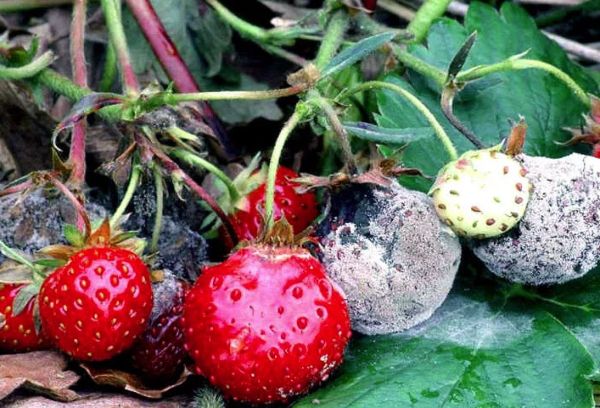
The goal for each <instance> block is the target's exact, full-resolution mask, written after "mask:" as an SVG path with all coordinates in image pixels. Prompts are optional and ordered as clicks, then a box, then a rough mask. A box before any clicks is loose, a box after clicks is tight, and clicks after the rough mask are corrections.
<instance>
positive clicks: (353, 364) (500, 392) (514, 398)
mask: <svg viewBox="0 0 600 408" xmlns="http://www.w3.org/2000/svg"><path fill="white" fill-rule="evenodd" d="M474 280H477V279H476V278H473V279H468V280H466V285H465V286H464V287H463V286H461V287H458V288H455V289H454V291H453V293H452V294H451V295H450V297H449V298H448V299H447V300H446V302H445V303H444V305H443V306H442V307H441V308H440V309H439V310H438V311H437V312H436V313H435V314H434V316H433V317H432V318H431V319H430V320H428V321H426V322H425V323H424V324H422V325H419V326H417V327H415V328H413V329H411V330H408V331H407V332H404V333H402V334H399V335H390V336H371V337H360V338H357V339H354V340H353V342H352V344H351V347H350V352H349V354H348V356H347V358H346V363H345V364H344V365H343V366H342V368H341V369H340V372H339V374H338V375H337V376H336V377H335V379H334V380H333V381H331V382H330V383H329V384H328V385H326V386H325V387H324V388H322V389H320V390H318V391H316V392H314V393H313V394H311V395H309V396H308V397H306V398H305V399H303V400H301V401H300V402H299V404H297V405H295V406H297V407H309V406H314V405H313V402H314V401H315V400H317V401H318V402H319V407H321V408H323V407H325V408H329V407H336V408H345V407H361V408H369V407H381V406H397V407H408V406H413V407H414V406H416V407H438V406H444V407H472V406H489V407H512V406H531V407H535V406H552V407H591V406H593V390H592V385H591V383H590V381H589V380H588V379H587V378H586V376H588V375H590V374H591V373H592V372H593V369H594V361H593V360H592V358H591V356H590V354H589V353H588V351H587V350H586V348H585V347H584V346H583V345H582V344H581V343H580V342H579V341H578V339H577V338H576V337H575V336H574V335H573V334H572V333H571V332H570V331H569V330H568V329H567V328H566V327H565V326H564V325H563V323H562V322H560V321H559V320H558V319H557V318H556V317H555V316H553V315H551V314H550V313H548V312H547V311H545V310H543V309H541V308H536V307H534V308H533V309H529V308H528V307H526V306H525V305H524V304H523V302H522V300H521V299H520V298H519V297H516V296H515V295H514V294H515V292H514V291H513V287H512V286H510V285H507V284H504V285H502V283H497V282H493V284H492V285H490V284H489V282H488V284H487V285H485V283H482V282H481V281H479V282H477V284H478V285H477V289H474V285H473V282H472V281H474ZM503 286H504V287H503ZM499 289H500V290H499ZM502 289H504V290H502Z"/></svg>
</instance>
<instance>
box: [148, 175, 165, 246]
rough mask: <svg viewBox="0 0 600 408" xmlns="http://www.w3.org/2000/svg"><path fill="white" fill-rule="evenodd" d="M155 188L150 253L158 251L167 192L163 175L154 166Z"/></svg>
mask: <svg viewBox="0 0 600 408" xmlns="http://www.w3.org/2000/svg"><path fill="white" fill-rule="evenodd" d="M152 173H153V174H154V188H155V190H156V214H155V216H154V228H153V229H152V241H151V242H150V252H157V251H158V240H159V239H160V232H161V231H162V220H163V211H164V205H165V204H164V203H165V192H164V183H163V178H162V175H161V174H160V169H159V168H158V166H156V165H155V166H153V168H152Z"/></svg>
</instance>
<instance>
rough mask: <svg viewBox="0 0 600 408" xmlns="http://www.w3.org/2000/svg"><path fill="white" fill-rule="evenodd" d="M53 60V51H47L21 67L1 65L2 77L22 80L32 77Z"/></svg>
mask: <svg viewBox="0 0 600 408" xmlns="http://www.w3.org/2000/svg"><path fill="white" fill-rule="evenodd" d="M53 61H54V54H53V53H52V51H46V52H45V53H43V54H42V55H40V56H39V57H38V58H36V59H34V60H33V61H31V62H30V63H29V64H25V65H23V66H21V67H5V66H0V79H5V80H20V79H27V78H31V77H33V76H35V75H37V74H39V73H40V72H41V71H43V70H44V69H45V68H47V67H48V66H49V65H50V64H52V62H53Z"/></svg>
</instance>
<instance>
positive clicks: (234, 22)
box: [206, 0, 269, 43]
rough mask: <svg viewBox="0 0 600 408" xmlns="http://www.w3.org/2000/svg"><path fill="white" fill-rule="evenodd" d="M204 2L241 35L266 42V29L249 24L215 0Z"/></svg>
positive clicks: (267, 36) (267, 34)
mask: <svg viewBox="0 0 600 408" xmlns="http://www.w3.org/2000/svg"><path fill="white" fill-rule="evenodd" d="M206 3H208V4H209V5H210V6H211V7H212V8H213V9H214V10H215V11H216V12H217V14H218V15H219V17H221V19H223V20H224V21H225V22H226V23H227V24H229V25H230V26H231V27H232V28H233V29H234V30H235V31H237V32H238V33H239V34H240V35H241V36H242V37H244V38H247V39H249V40H252V41H256V42H259V43H266V42H268V40H269V31H268V30H266V29H264V28H262V27H258V26H255V25H253V24H250V23H248V22H247V21H245V20H242V19H241V18H239V17H238V16H236V15H235V14H233V13H232V12H231V11H229V10H228V9H227V8H226V7H225V6H223V5H222V4H221V3H220V2H219V1H217V0H206Z"/></svg>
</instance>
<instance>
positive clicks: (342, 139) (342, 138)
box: [315, 97, 358, 174]
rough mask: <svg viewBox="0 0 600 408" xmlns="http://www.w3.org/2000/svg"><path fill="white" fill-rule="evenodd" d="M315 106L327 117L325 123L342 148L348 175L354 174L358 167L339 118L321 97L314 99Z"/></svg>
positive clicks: (346, 133)
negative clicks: (327, 123)
mask: <svg viewBox="0 0 600 408" xmlns="http://www.w3.org/2000/svg"><path fill="white" fill-rule="evenodd" d="M315 101H316V103H317V105H318V106H319V107H320V108H321V109H322V110H323V113H324V114H325V116H326V117H327V121H328V122H329V125H330V126H331V129H332V130H333V133H335V135H336V136H337V137H338V142H339V144H340V146H341V148H342V154H343V156H344V161H345V163H346V166H347V167H348V171H349V172H350V174H356V172H357V171H358V167H357V165H356V160H355V159H354V155H353V154H352V147H351V146H350V140H349V139H348V132H346V129H344V126H343V125H342V122H341V121H340V118H339V117H338V115H337V113H336V111H335V109H333V106H331V104H330V103H329V101H328V100H327V99H325V98H323V97H317V98H315Z"/></svg>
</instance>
